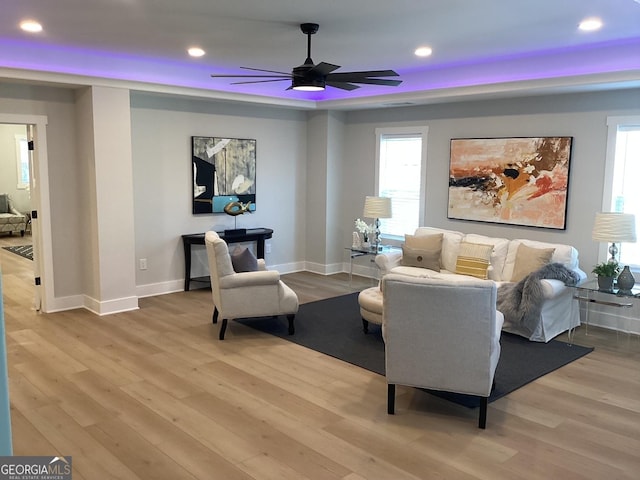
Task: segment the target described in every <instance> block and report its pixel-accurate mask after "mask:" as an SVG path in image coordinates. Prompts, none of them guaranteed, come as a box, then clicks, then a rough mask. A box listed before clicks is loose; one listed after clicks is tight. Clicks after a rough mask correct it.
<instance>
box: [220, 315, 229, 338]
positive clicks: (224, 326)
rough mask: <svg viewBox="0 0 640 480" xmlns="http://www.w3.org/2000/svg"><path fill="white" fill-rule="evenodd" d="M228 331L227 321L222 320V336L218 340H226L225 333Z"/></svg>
mask: <svg viewBox="0 0 640 480" xmlns="http://www.w3.org/2000/svg"><path fill="white" fill-rule="evenodd" d="M226 330H227V319H226V318H223V319H222V325H220V336H219V337H218V338H220V340H224V332H226Z"/></svg>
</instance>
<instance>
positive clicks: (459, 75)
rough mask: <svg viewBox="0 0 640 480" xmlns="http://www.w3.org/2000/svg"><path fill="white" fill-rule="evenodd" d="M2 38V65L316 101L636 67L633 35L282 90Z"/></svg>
mask: <svg viewBox="0 0 640 480" xmlns="http://www.w3.org/2000/svg"><path fill="white" fill-rule="evenodd" d="M0 46H1V47H2V50H3V55H2V57H0V66H1V67H6V68H16V69H25V70H33V71H44V72H55V73H62V74H71V75H82V76H88V77H101V78H108V79H117V80H125V81H133V82H145V83H153V84H160V85H172V86H181V87H190V88H197V89H206V90H219V91H225V92H235V93H243V94H251V95H264V96H269V97H280V98H289V99H306V100H317V101H321V100H335V99H343V98H358V97H368V96H377V95H389V94H398V93H410V92H420V91H427V90H435V89H446V88H455V87H467V86H474V85H490V84H496V83H505V82H517V81H524V80H540V79H553V78H562V77H575V76H581V75H593V74H603V73H618V72H628V71H637V70H640V54H639V53H638V52H640V38H632V39H625V40H619V41H612V42H606V43H600V44H594V45H590V46H579V47H566V48H562V49H554V50H547V51H540V52H534V53H528V54H522V55H510V56H501V57H493V58H486V59H483V61H481V62H479V61H477V60H476V61H474V62H456V63H449V64H445V65H439V66H438V65H436V66H432V67H430V68H426V69H421V70H418V69H405V70H400V69H397V71H398V70H399V73H400V79H402V80H403V83H402V84H401V85H400V86H398V87H379V86H373V85H365V86H362V88H360V89H358V90H354V91H352V92H345V91H343V90H339V89H335V88H331V87H327V88H326V89H325V90H324V91H322V92H297V91H294V90H286V89H287V87H288V86H289V85H290V83H288V81H283V82H274V83H257V84H249V85H231V80H230V79H212V78H211V77H210V74H211V73H212V72H214V71H216V70H219V69H216V67H212V66H210V65H206V64H204V62H203V61H201V60H196V59H188V60H185V61H178V60H176V61H170V60H164V59H159V58H148V57H141V56H135V55H126V54H118V55H114V54H112V53H108V52H104V51H98V50H90V49H83V48H77V47H65V46H51V45H46V46H43V45H42V44H39V43H34V42H25V41H16V40H10V39H6V38H0Z"/></svg>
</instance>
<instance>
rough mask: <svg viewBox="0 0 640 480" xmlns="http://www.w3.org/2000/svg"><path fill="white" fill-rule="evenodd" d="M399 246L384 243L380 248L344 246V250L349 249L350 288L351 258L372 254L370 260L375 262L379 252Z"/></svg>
mask: <svg viewBox="0 0 640 480" xmlns="http://www.w3.org/2000/svg"><path fill="white" fill-rule="evenodd" d="M399 248H400V247H392V246H389V245H385V246H383V247H382V250H375V249H374V248H360V247H358V248H356V247H346V248H345V250H348V251H349V288H352V284H353V259H354V258H358V257H366V256H368V255H372V256H373V257H374V258H372V259H371V262H372V263H374V262H375V256H376V255H378V254H379V253H384V252H389V251H391V250H395V249H399Z"/></svg>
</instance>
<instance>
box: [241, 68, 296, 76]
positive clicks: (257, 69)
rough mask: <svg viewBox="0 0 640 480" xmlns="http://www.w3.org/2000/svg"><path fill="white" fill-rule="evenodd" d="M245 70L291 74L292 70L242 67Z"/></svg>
mask: <svg viewBox="0 0 640 480" xmlns="http://www.w3.org/2000/svg"><path fill="white" fill-rule="evenodd" d="M240 68H242V69H243V70H253V71H254V72H267V73H279V74H281V75H288V76H291V73H290V72H278V71H276V70H263V69H262V68H251V67H240Z"/></svg>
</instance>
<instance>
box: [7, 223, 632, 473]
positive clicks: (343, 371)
mask: <svg viewBox="0 0 640 480" xmlns="http://www.w3.org/2000/svg"><path fill="white" fill-rule="evenodd" d="M26 240H27V241H25V239H22V238H20V237H16V236H15V235H14V236H13V237H6V236H4V237H0V246H3V245H7V244H23V243H29V241H30V239H29V238H28V237H26ZM0 265H1V267H2V271H3V278H2V279H3V284H4V303H5V323H6V332H7V337H6V341H7V347H8V363H9V380H10V398H11V414H12V429H13V446H14V454H15V455H56V454H62V455H72V456H73V467H74V472H73V478H74V479H75V480H78V479H100V480H103V479H111V478H113V479H142V480H146V479H171V480H175V479H225V480H226V479H260V480H262V479H265V480H267V479H268V480H270V479H274V480H275V479H278V480H280V479H295V480H300V479H326V480H334V479H344V480H362V479H394V480H396V479H400V480H401V479H432V478H442V479H474V480H475V479H487V480H489V479H490V480H496V479H553V478H562V479H594V480H595V479H607V480H612V479H637V478H640V340H639V339H638V338H637V337H633V336H631V337H628V336H626V335H620V336H619V337H618V336H616V334H615V333H614V332H609V331H606V330H603V329H598V328H595V327H591V328H589V335H588V336H586V335H584V331H583V329H579V330H578V333H577V334H576V338H575V341H576V343H578V344H584V345H591V346H595V347H596V350H595V351H594V352H593V353H591V354H589V355H587V356H586V357H584V358H582V359H580V360H578V361H576V362H573V363H571V364H570V365H567V366H565V367H563V368H561V369H559V370H557V371H555V372H553V373H551V374H549V375H546V376H544V377H543V378H541V379H539V380H537V381H535V382H533V383H531V384H529V385H527V386H525V387H523V388H521V389H519V390H517V391H515V392H513V393H511V394H510V395H507V396H506V397H504V398H502V399H500V400H497V401H496V402H493V403H491V404H490V405H489V411H488V428H487V430H484V431H483V430H479V429H478V428H477V412H476V411H475V410H470V409H466V408H464V407H460V406H457V405H454V404H451V403H448V402H446V401H444V400H441V399H438V398H435V397H431V396H429V395H428V394H425V393H423V392H420V391H417V390H414V389H411V388H405V387H398V398H397V402H396V404H397V405H396V412H397V414H396V415H395V416H388V415H387V413H386V383H385V380H384V377H381V376H379V375H376V374H374V373H371V372H368V371H366V370H363V369H361V368H358V367H355V366H352V365H350V364H346V363H343V362H341V361H339V360H336V359H334V358H331V357H328V356H325V355H322V354H319V353H317V352H314V351H311V350H308V349H305V348H303V347H300V346H298V345H295V344H293V343H290V342H287V341H286V340H282V339H278V338H275V337H272V336H268V335H264V334H261V333H259V332H256V331H254V330H252V329H250V328H247V327H244V326H243V325H240V324H237V323H235V322H232V323H231V324H230V326H229V328H228V330H227V337H226V339H225V340H224V341H222V342H221V341H219V340H218V338H217V335H218V328H219V327H218V326H216V325H212V324H211V294H210V291H208V290H195V291H191V292H180V293H174V294H170V295H164V296H158V297H151V298H145V299H141V300H140V309H139V310H137V311H135V312H129V313H120V314H116V315H110V316H105V317H98V316H95V315H93V314H91V313H89V312H87V311H84V310H75V311H69V312H60V313H55V314H48V315H44V314H39V313H37V312H36V311H35V310H34V309H33V308H32V300H33V290H32V287H31V285H32V277H33V273H32V271H31V268H32V267H31V262H30V261H29V260H26V259H23V258H21V257H19V256H17V255H15V254H12V253H9V252H7V251H5V250H1V249H0ZM284 280H285V281H286V282H287V284H288V285H290V286H291V287H292V288H293V289H294V290H295V291H296V292H297V293H298V295H299V298H300V301H301V302H309V301H314V300H318V299H322V298H328V297H332V296H336V295H341V294H344V293H348V292H349V291H350V289H349V282H348V276H347V275H346V274H338V275H332V276H327V277H324V276H319V275H315V274H312V273H308V272H305V273H296V274H290V275H285V276H284ZM369 285H370V281H369V280H368V279H361V278H357V277H354V286H355V287H356V288H359V289H361V288H364V287H367V286H369ZM283 321H285V320H283Z"/></svg>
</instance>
